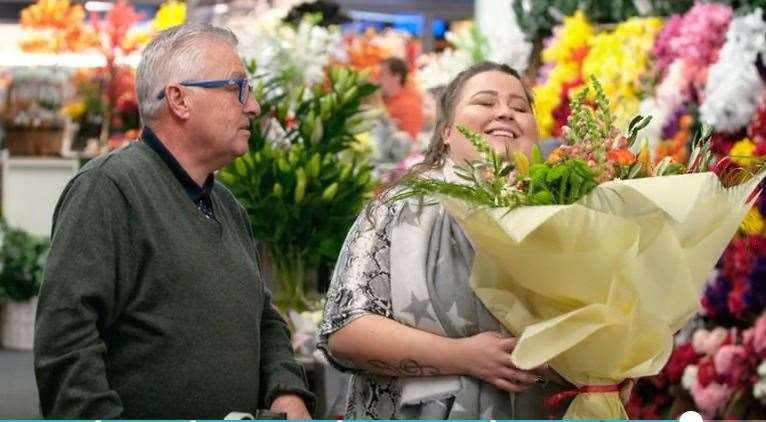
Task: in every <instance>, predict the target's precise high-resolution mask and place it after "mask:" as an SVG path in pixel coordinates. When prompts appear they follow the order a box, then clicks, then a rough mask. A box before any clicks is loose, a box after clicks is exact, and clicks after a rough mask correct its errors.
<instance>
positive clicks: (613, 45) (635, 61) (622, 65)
mask: <svg viewBox="0 0 766 422" xmlns="http://www.w3.org/2000/svg"><path fill="white" fill-rule="evenodd" d="M661 27H662V21H661V20H660V19H659V18H653V17H652V18H631V19H629V20H627V21H625V22H623V23H621V24H619V25H617V26H616V27H615V28H614V30H613V31H605V32H602V33H600V34H598V35H596V36H594V37H593V39H592V40H591V43H590V45H591V48H590V51H589V52H588V56H587V57H586V58H585V62H584V63H583V69H582V72H583V74H584V75H593V76H595V77H596V79H598V81H599V82H600V83H601V86H602V87H603V89H604V93H605V94H606V96H607V98H609V102H610V104H611V105H612V112H613V113H614V115H615V118H616V125H617V127H623V126H625V125H627V123H628V122H629V120H630V119H631V118H632V117H633V116H634V115H635V114H636V111H637V110H638V109H639V104H640V102H641V98H640V94H641V91H642V86H641V84H642V81H641V78H642V76H643V75H644V74H645V73H646V72H647V70H648V66H649V63H650V57H651V51H652V46H653V45H654V38H655V36H656V35H657V33H658V32H659V30H660V29H661Z"/></svg>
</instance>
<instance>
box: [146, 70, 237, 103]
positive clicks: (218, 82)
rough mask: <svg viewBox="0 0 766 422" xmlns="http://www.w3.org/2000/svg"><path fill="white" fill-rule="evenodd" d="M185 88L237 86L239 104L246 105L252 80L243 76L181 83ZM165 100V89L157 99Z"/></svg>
mask: <svg viewBox="0 0 766 422" xmlns="http://www.w3.org/2000/svg"><path fill="white" fill-rule="evenodd" d="M181 85H183V86H194V87H198V88H225V87H230V86H235V85H236V86H237V88H239V102H240V103H241V104H242V105H245V103H246V102H247V99H248V97H250V80H249V79H248V78H247V77H246V76H243V77H241V78H239V79H215V80H210V81H186V82H181ZM163 98H165V90H164V89H163V90H162V91H160V93H159V94H157V99H158V100H161V99H163Z"/></svg>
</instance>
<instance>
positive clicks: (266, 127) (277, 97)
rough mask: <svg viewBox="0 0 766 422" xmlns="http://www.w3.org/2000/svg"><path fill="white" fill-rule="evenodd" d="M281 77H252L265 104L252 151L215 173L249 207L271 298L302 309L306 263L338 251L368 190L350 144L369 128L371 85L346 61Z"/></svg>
mask: <svg viewBox="0 0 766 422" xmlns="http://www.w3.org/2000/svg"><path fill="white" fill-rule="evenodd" d="M252 70H253V71H254V70H255V69H252ZM287 80H288V79H286V78H281V77H279V76H271V77H268V78H262V79H261V81H260V82H259V83H258V84H257V86H256V88H255V92H256V97H257V98H258V100H259V102H260V103H261V108H262V110H263V112H262V113H261V115H260V116H259V118H258V119H257V120H255V121H253V123H252V125H251V137H250V152H249V153H248V154H246V155H244V156H243V157H240V158H239V159H237V160H235V161H234V162H233V163H232V164H231V165H230V166H228V167H227V168H224V169H222V170H221V171H220V172H219V178H220V180H221V181H222V182H223V183H225V184H226V185H228V186H229V188H230V189H231V190H232V192H233V193H234V195H236V196H237V198H238V199H239V200H240V202H241V203H242V204H243V205H244V207H245V208H246V209H247V212H248V213H249V215H250V223H251V227H252V230H253V235H254V236H255V238H256V239H257V240H258V241H259V242H260V243H261V244H262V245H263V246H265V249H266V250H267V252H268V254H269V255H270V258H271V261H272V264H273V273H274V278H275V280H274V281H275V284H276V288H275V290H276V291H275V301H276V303H277V305H278V306H279V307H280V308H281V309H282V310H285V311H286V310H288V309H294V310H298V311H302V310H306V308H307V301H306V297H305V293H306V292H305V289H304V285H305V276H306V273H307V271H309V270H316V268H317V267H318V266H319V265H320V264H321V263H323V262H325V263H326V262H328V261H334V260H335V259H336V258H337V255H338V252H339V251H340V247H341V245H342V243H343V240H344V238H345V236H346V233H347V231H348V229H349V228H350V226H351V224H352V223H353V221H354V219H355V218H356V216H357V214H358V213H359V212H360V210H361V209H362V207H363V206H364V204H365V202H366V201H367V200H368V199H369V197H370V196H371V192H372V188H373V186H374V181H373V177H372V168H371V167H370V165H369V164H368V163H367V162H366V160H365V159H364V158H363V157H360V156H359V155H358V154H356V153H355V152H354V146H355V144H356V143H357V139H356V135H358V134H360V133H362V132H364V131H366V130H368V129H369V122H370V119H371V117H372V115H371V113H372V112H371V111H369V110H367V109H366V108H365V107H364V106H363V103H362V102H363V100H364V99H365V98H366V97H368V96H369V95H370V94H372V93H373V92H374V91H375V89H376V87H375V85H373V84H372V83H371V82H369V80H368V76H367V74H366V73H360V72H356V71H354V70H351V69H349V68H344V67H335V68H332V69H331V70H330V71H329V74H328V75H327V81H326V82H325V83H320V84H317V85H315V86H309V87H305V86H303V85H294V84H290V83H288V82H286V81H287Z"/></svg>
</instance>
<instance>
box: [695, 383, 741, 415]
mask: <svg viewBox="0 0 766 422" xmlns="http://www.w3.org/2000/svg"><path fill="white" fill-rule="evenodd" d="M732 392H733V388H732V387H730V386H728V385H726V384H719V383H717V382H712V383H710V384H707V385H704V386H703V385H702V383H695V384H694V385H693V386H692V390H691V393H692V398H693V399H694V403H695V404H696V405H697V407H698V408H699V410H701V411H702V413H703V416H704V417H705V418H714V417H715V415H716V414H717V413H718V412H719V411H721V410H722V409H723V407H724V406H725V405H726V403H727V401H728V399H729V396H730V395H731V393H732Z"/></svg>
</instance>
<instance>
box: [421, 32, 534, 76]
mask: <svg viewBox="0 0 766 422" xmlns="http://www.w3.org/2000/svg"><path fill="white" fill-rule="evenodd" d="M503 25H509V26H510V28H507V30H505V31H503V32H495V33H493V35H492V36H491V37H489V38H488V37H487V36H485V35H484V34H482V32H480V31H479V28H477V27H476V25H475V24H474V23H473V22H466V23H464V24H462V25H459V26H457V28H453V29H452V30H450V31H447V33H446V34H445V38H446V40H447V41H449V43H450V45H451V47H448V48H446V49H445V50H444V51H442V52H439V53H431V54H426V55H421V56H420V57H419V58H418V75H417V77H418V82H419V83H420V86H421V88H423V89H426V90H433V89H437V88H441V87H444V86H446V85H447V83H449V81H450V80H452V79H453V78H454V77H455V76H456V75H457V74H458V73H460V71H462V70H465V69H467V68H468V67H470V66H471V65H472V64H474V63H478V62H481V61H483V60H492V61H497V62H500V63H506V64H508V65H510V66H512V67H513V68H514V69H516V70H518V71H520V72H523V71H524V70H525V69H526V67H527V65H526V63H527V61H528V59H529V55H530V53H531V48H532V47H531V44H530V43H529V42H528V41H526V40H525V39H524V38H523V36H522V34H521V32H520V30H518V27H517V26H516V22H515V21H513V22H511V23H510V24H508V23H503Z"/></svg>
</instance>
